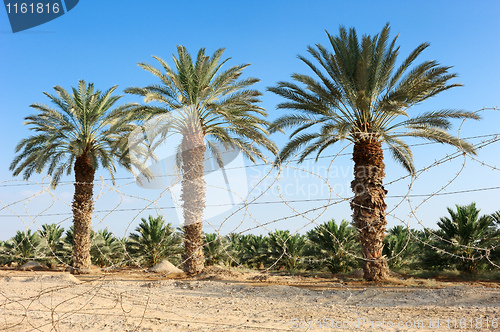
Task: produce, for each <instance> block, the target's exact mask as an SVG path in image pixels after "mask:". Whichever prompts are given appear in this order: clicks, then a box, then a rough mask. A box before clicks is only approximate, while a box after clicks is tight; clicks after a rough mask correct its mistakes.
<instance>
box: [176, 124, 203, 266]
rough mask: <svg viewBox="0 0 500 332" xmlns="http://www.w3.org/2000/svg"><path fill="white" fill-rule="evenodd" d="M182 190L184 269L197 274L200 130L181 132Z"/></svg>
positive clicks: (200, 214) (200, 217) (200, 239)
mask: <svg viewBox="0 0 500 332" xmlns="http://www.w3.org/2000/svg"><path fill="white" fill-rule="evenodd" d="M181 148H182V171H183V177H182V194H181V199H182V201H183V205H182V207H183V214H184V235H185V238H184V266H183V268H184V271H185V272H186V273H188V274H198V273H200V272H201V271H202V270H203V268H204V262H205V260H204V257H203V234H202V227H203V211H204V209H205V196H206V192H205V190H206V188H205V178H204V175H203V171H204V166H203V161H204V158H205V141H204V137H203V135H202V134H201V133H199V132H195V133H192V134H190V135H185V136H184V138H183V140H182V146H181Z"/></svg>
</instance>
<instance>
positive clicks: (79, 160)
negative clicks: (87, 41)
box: [10, 80, 132, 274]
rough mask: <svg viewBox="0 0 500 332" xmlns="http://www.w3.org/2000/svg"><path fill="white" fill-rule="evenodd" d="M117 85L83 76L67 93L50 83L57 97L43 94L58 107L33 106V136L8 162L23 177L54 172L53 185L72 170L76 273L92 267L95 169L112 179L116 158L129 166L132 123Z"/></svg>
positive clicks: (28, 122) (123, 164)
mask: <svg viewBox="0 0 500 332" xmlns="http://www.w3.org/2000/svg"><path fill="white" fill-rule="evenodd" d="M115 89H116V86H114V87H112V88H111V89H109V90H107V91H105V92H101V91H99V90H95V89H94V85H93V84H92V83H89V84H86V83H85V81H83V80H82V81H80V82H79V84H78V88H73V89H72V93H71V94H70V93H68V92H67V91H66V90H65V89H63V88H62V87H60V86H56V87H54V90H56V94H55V95H51V94H49V93H46V92H44V94H45V95H46V96H47V97H49V98H50V100H51V102H52V103H53V104H54V105H55V106H56V108H52V107H49V106H46V105H43V104H32V105H31V107H32V108H34V109H36V110H37V111H39V113H38V114H35V115H30V116H28V117H26V118H25V120H26V121H25V122H24V124H25V125H29V126H31V127H30V129H31V130H33V131H35V132H37V134H36V135H33V136H30V137H28V138H25V139H23V140H21V142H20V143H19V144H18V145H17V147H16V152H19V154H18V155H17V156H16V157H15V158H14V160H13V161H12V163H11V165H10V170H12V171H13V173H14V175H19V174H20V173H21V172H22V173H23V177H24V179H28V178H30V176H31V175H32V174H33V172H36V173H42V172H43V171H44V170H45V169H46V172H47V174H48V175H51V176H52V180H51V185H52V187H53V188H55V187H56V186H57V185H58V183H59V181H60V179H61V176H62V175H63V174H67V175H69V174H70V173H71V169H73V170H74V172H75V184H74V185H75V193H74V196H73V205H72V209H73V224H74V229H75V233H74V243H73V269H72V273H75V274H78V273H88V272H89V270H90V266H91V260H90V226H91V221H92V211H93V209H94V203H93V200H92V193H93V181H94V174H95V171H96V169H97V168H98V167H99V166H102V167H103V168H105V169H107V170H108V171H109V173H110V174H111V178H113V179H114V176H113V173H114V172H115V171H116V162H118V163H119V164H121V165H122V166H124V167H125V168H127V169H129V168H130V165H129V164H130V163H129V160H128V158H127V155H126V154H125V151H126V146H127V134H128V133H129V132H130V131H131V129H132V125H130V124H128V122H127V121H126V119H125V117H124V115H126V114H128V112H129V110H130V108H131V107H132V105H130V104H126V105H121V106H115V104H116V103H117V101H118V100H119V99H120V98H121V96H112V94H113V92H114V91H115Z"/></svg>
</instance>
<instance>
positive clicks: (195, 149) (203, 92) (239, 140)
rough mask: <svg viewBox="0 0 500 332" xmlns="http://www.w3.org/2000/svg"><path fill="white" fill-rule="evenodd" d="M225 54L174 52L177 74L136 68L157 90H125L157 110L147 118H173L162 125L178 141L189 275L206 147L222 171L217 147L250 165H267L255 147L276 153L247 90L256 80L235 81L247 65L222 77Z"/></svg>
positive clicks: (196, 259) (197, 258) (198, 264)
mask: <svg viewBox="0 0 500 332" xmlns="http://www.w3.org/2000/svg"><path fill="white" fill-rule="evenodd" d="M223 51H224V50H223V49H219V50H217V51H215V53H214V54H213V55H212V56H211V57H209V56H205V49H203V48H201V49H200V50H199V52H198V55H197V57H196V59H195V60H194V61H193V59H192V58H191V55H190V54H189V53H188V52H187V51H186V49H185V48H184V47H183V46H178V47H177V52H178V56H177V57H175V56H174V57H173V61H174V64H175V68H171V67H170V66H169V65H168V64H167V63H166V62H165V61H164V60H162V59H161V58H159V57H153V58H154V59H156V60H157V61H158V62H159V63H160V65H161V67H162V68H161V69H158V68H155V67H153V66H151V65H149V64H146V63H139V66H140V67H141V68H143V69H145V70H147V71H149V72H150V73H152V74H153V75H155V76H156V77H157V78H159V79H160V83H159V84H153V85H149V86H146V87H142V88H138V87H132V88H129V89H126V90H125V91H126V92H127V93H132V94H137V95H140V96H143V97H144V101H145V102H146V103H150V102H157V103H160V104H161V106H150V107H147V109H146V112H145V118H153V119H154V118H155V117H157V116H165V115H171V117H169V118H168V123H166V124H165V123H164V127H163V129H162V130H163V132H162V135H163V137H166V136H167V134H172V133H175V134H180V135H181V136H182V141H181V143H180V146H179V149H178V150H179V153H178V163H179V164H180V166H181V169H182V182H181V185H182V195H181V198H182V201H183V205H182V207H183V216H184V234H185V242H184V248H185V255H184V259H185V262H184V270H185V271H186V272H188V273H190V274H196V273H199V272H201V270H202V269H203V266H204V263H203V250H202V247H203V236H202V221H203V213H204V209H205V196H206V183H205V179H204V173H203V172H204V165H203V162H204V159H205V150H206V147H208V148H209V150H210V151H211V152H212V154H213V155H214V156H215V157H216V160H217V162H218V164H219V166H221V167H222V166H223V163H224V162H223V160H222V158H221V156H220V153H219V152H218V148H217V145H216V144H215V142H217V143H219V144H222V145H223V146H224V148H226V149H235V150H239V151H241V152H242V153H243V154H244V155H246V156H247V157H248V158H249V159H250V160H251V161H252V162H254V161H255V160H256V159H261V160H264V159H265V157H264V155H263V154H262V153H261V152H260V150H259V146H263V147H264V148H266V149H268V150H270V151H272V152H273V153H276V152H277V151H276V148H275V146H274V144H273V143H272V142H271V141H270V140H269V139H268V138H267V137H268V132H267V130H266V128H267V126H268V122H267V121H266V120H265V117H266V116H267V113H266V111H265V110H264V109H263V108H261V107H259V106H257V103H258V102H259V99H258V97H259V96H260V95H261V93H260V92H258V91H256V90H253V89H251V88H250V87H251V86H252V85H253V84H254V83H256V82H258V79H255V78H247V79H239V78H240V76H241V74H242V71H243V69H245V68H246V67H248V66H249V65H248V64H244V65H239V66H234V67H231V68H229V69H227V70H225V71H222V70H221V67H222V66H223V65H224V64H225V63H226V62H227V61H228V60H229V59H226V60H223V61H221V58H222V53H223Z"/></svg>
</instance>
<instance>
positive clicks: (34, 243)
mask: <svg viewBox="0 0 500 332" xmlns="http://www.w3.org/2000/svg"><path fill="white" fill-rule="evenodd" d="M40 245H41V243H40V237H39V236H38V233H37V232H33V233H32V232H31V229H28V230H26V231H24V232H21V231H17V232H16V235H15V236H14V237H13V238H12V239H11V240H9V241H7V242H5V248H6V251H7V254H8V255H9V256H10V261H15V262H18V263H19V264H24V263H26V262H27V261H29V260H30V259H33V258H36V253H37V252H39V250H40Z"/></svg>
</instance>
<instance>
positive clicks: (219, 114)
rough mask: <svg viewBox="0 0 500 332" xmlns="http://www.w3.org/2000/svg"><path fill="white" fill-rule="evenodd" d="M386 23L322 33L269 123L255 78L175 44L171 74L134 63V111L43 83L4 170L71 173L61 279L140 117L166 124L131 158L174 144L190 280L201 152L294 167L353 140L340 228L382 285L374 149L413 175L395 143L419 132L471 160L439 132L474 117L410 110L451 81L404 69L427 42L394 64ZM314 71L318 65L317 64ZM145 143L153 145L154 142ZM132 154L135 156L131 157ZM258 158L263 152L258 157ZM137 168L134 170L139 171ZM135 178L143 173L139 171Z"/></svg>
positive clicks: (80, 260) (198, 247)
mask: <svg viewBox="0 0 500 332" xmlns="http://www.w3.org/2000/svg"><path fill="white" fill-rule="evenodd" d="M389 32H390V29H389V25H386V26H385V27H384V28H383V29H382V31H381V32H380V33H379V34H377V35H375V36H369V35H364V36H362V37H358V35H357V33H356V30H355V29H354V28H351V29H349V30H346V29H345V28H343V27H341V28H340V30H339V34H338V36H333V35H330V34H328V38H329V42H330V44H331V45H330V46H331V50H329V49H327V48H325V47H323V46H322V45H319V44H317V45H316V46H315V47H309V48H308V52H309V54H310V55H311V56H312V57H313V60H310V59H307V58H306V57H303V56H299V59H300V60H302V61H303V62H304V63H305V64H306V65H307V66H308V67H309V69H310V70H311V71H312V73H313V76H308V75H302V74H293V75H292V80H293V82H284V81H282V82H278V83H277V85H276V86H274V87H270V88H268V91H270V92H273V93H275V94H277V95H279V96H282V97H283V98H284V99H285V100H286V101H285V102H283V103H281V104H279V105H278V107H277V108H278V109H279V110H286V111H285V112H284V113H283V114H284V115H282V116H280V117H278V118H277V119H276V120H275V121H274V122H268V121H267V120H266V118H267V111H266V110H265V109H263V108H262V107H260V106H258V103H259V102H260V100H259V97H260V96H261V93H260V92H259V91H257V90H255V89H253V88H252V86H253V85H254V84H255V83H257V82H258V79H256V78H244V79H242V78H240V77H241V75H242V72H243V70H244V69H245V68H247V67H248V66H249V65H248V64H245V65H239V66H234V67H231V68H229V69H226V70H222V66H223V65H224V64H225V63H226V62H227V61H228V60H229V59H225V60H222V53H223V50H222V49H219V50H217V51H215V53H214V54H213V55H212V56H206V55H205V50H204V49H200V51H199V52H198V54H197V56H196V59H193V58H191V56H190V54H189V53H188V52H187V50H186V49H185V48H184V47H182V46H178V48H177V52H178V54H177V56H174V57H173V62H174V65H175V66H174V68H172V67H170V66H169V65H168V64H167V63H166V62H165V61H164V60H163V59H161V58H159V57H154V58H155V59H156V60H157V61H158V63H159V64H160V68H156V67H154V66H152V65H150V64H146V63H139V66H140V67H142V68H143V69H145V70H146V71H148V72H150V73H152V74H153V75H154V76H155V79H156V80H157V81H156V82H155V83H153V84H151V85H148V86H146V87H131V88H127V89H125V93H129V94H133V95H137V96H141V97H143V104H134V103H132V104H125V105H119V106H116V103H117V102H118V100H119V99H120V97H119V96H113V95H112V93H113V92H114V91H115V90H116V86H115V87H113V88H111V89H109V90H107V91H106V92H101V91H98V90H94V87H93V85H92V84H86V83H85V82H83V81H81V82H80V83H79V85H78V87H77V88H73V91H72V93H68V92H67V91H66V90H65V89H63V88H62V87H59V86H57V87H55V90H56V95H51V94H48V93H46V95H47V96H48V97H49V98H50V100H51V101H52V103H53V104H54V105H55V107H56V108H51V107H49V106H46V105H42V104H33V105H31V106H32V107H33V108H35V109H36V110H38V112H39V113H38V114H36V115H32V116H28V117H27V118H26V122H25V124H27V125H29V126H31V127H30V129H32V130H34V131H36V132H37V134H36V135H34V136H31V137H29V138H27V139H24V140H22V141H21V142H20V143H19V144H18V146H17V148H16V152H18V155H17V156H16V157H15V159H14V161H13V162H12V164H11V170H13V172H14V175H19V174H21V173H23V177H24V178H25V179H28V178H29V177H30V176H31V175H32V173H33V172H36V173H43V172H46V173H47V174H49V175H51V176H52V185H53V186H54V187H55V186H57V184H58V182H59V180H60V179H61V176H62V175H63V174H67V175H69V174H70V173H71V171H72V170H73V171H74V173H75V193H74V199H73V206H72V209H73V222H74V239H73V249H72V262H73V273H86V272H88V271H89V270H90V265H91V254H90V250H91V218H92V212H93V208H94V204H93V200H92V197H93V180H94V176H95V171H96V170H97V168H98V167H103V168H105V169H107V170H108V171H109V173H110V174H111V176H113V173H114V172H115V171H116V165H117V164H120V165H122V166H124V167H125V168H126V169H128V170H132V167H131V165H132V160H131V159H132V158H131V155H130V148H131V147H130V146H129V144H128V137H129V136H130V134H131V133H133V132H134V130H136V129H137V128H141V126H144V125H145V124H146V123H148V121H154V120H155V119H158V118H161V117H162V116H165V115H169V117H168V119H169V121H168V122H167V123H164V124H163V126H162V128H161V130H158V132H157V137H148V139H147V140H146V141H147V144H146V145H145V146H134V147H133V148H134V149H135V151H139V152H140V153H139V154H140V155H141V156H142V157H144V160H146V159H147V158H150V157H151V158H153V157H154V156H153V155H152V154H151V151H152V152H153V154H154V146H155V145H157V144H158V142H161V141H162V140H165V139H166V140H167V142H168V137H169V135H171V134H172V133H176V134H179V135H181V136H182V141H181V143H180V146H179V148H178V154H177V161H178V168H179V169H180V172H181V174H182V182H181V183H182V195H181V199H182V203H183V204H182V207H183V218H184V220H183V222H184V226H183V234H184V235H183V241H184V245H183V248H184V253H183V255H184V256H183V262H184V263H183V266H184V270H185V271H186V272H188V273H190V274H196V273H199V272H200V271H202V269H203V266H204V262H205V259H204V255H203V250H202V248H203V234H202V227H203V213H204V209H205V196H206V184H205V179H204V176H203V174H204V165H203V161H204V158H205V153H206V152H207V150H208V151H209V152H210V153H211V154H212V156H213V158H214V159H215V160H217V162H218V163H219V166H223V165H222V164H223V158H221V153H220V150H219V148H218V145H217V144H220V146H223V147H224V148H225V149H234V150H238V151H241V152H242V153H243V154H244V155H245V156H247V157H248V159H249V160H250V161H252V162H255V161H257V160H263V161H265V162H270V163H271V162H272V163H274V164H275V165H276V166H277V167H279V166H280V164H281V163H283V162H285V161H287V160H293V159H295V157H298V162H302V161H303V160H305V158H307V157H309V156H311V155H314V154H315V155H316V159H317V158H318V157H319V156H320V155H321V153H323V152H324V151H325V150H327V149H328V148H329V147H330V146H332V145H334V144H335V143H337V142H343V141H348V142H350V143H352V144H353V161H354V180H353V181H352V183H351V188H352V190H353V193H354V197H353V199H352V200H351V209H352V211H353V220H352V224H353V225H354V227H355V228H356V232H357V233H356V236H357V238H358V239H359V241H360V243H361V255H362V257H363V270H364V278H365V279H367V280H382V279H384V278H385V277H386V275H387V271H388V266H387V261H386V259H385V258H384V256H383V247H384V237H385V228H386V224H387V221H386V217H385V209H386V204H385V195H386V193H387V191H386V190H385V188H384V186H383V180H384V176H385V164H384V161H383V157H384V156H383V150H382V144H383V143H384V144H387V145H388V147H389V148H390V151H391V153H392V156H393V157H394V158H395V160H396V161H398V162H399V163H401V164H402V165H403V167H405V168H406V169H407V170H408V172H410V174H413V173H414V172H415V166H414V163H413V157H412V152H411V150H410V148H409V146H408V145H407V144H406V143H405V142H404V141H403V139H404V138H405V137H420V138H425V139H428V140H431V141H434V142H440V143H446V144H451V145H453V146H455V147H457V148H458V149H460V150H462V151H464V152H466V153H471V154H474V153H475V149H474V147H473V146H472V145H470V144H469V143H467V142H466V141H463V140H461V139H459V138H457V137H454V136H452V135H450V134H449V133H448V129H450V127H451V122H450V119H467V118H470V119H478V116H477V115H476V114H475V113H473V112H467V111H462V110H449V109H446V110H436V111H428V112H424V113H420V114H411V113H409V110H410V109H411V107H412V106H414V105H417V104H420V103H421V102H423V101H425V100H427V99H429V98H431V97H433V96H435V95H437V94H439V93H440V92H443V91H446V90H448V89H450V88H454V87H457V86H460V84H458V83H451V80H452V79H454V78H455V77H456V74H453V73H450V72H449V69H450V68H451V67H447V66H441V65H440V64H439V63H437V62H436V61H424V62H422V63H420V64H415V63H414V62H415V60H416V58H417V57H419V56H420V54H421V53H422V52H423V51H424V50H425V49H426V48H427V47H428V46H429V45H428V44H427V43H423V44H421V45H419V46H418V47H417V48H416V49H415V50H413V51H412V52H411V53H410V55H409V56H408V57H407V58H405V59H403V61H402V62H400V64H399V66H396V63H397V58H398V54H399V47H397V46H396V41H397V37H396V38H394V39H392V40H390V39H389ZM318 65H319V66H318ZM285 129H292V130H293V132H292V133H291V134H290V140H289V142H288V143H287V144H286V145H285V146H284V147H283V148H282V149H281V150H279V149H278V148H277V147H276V145H275V144H274V143H273V142H272V141H271V140H270V139H269V135H270V134H271V133H275V132H284V130H285ZM155 139H156V141H155ZM141 151H142V152H141ZM268 155H272V157H271V159H274V161H272V160H268V157H267V156H268ZM139 168H140V167H139ZM140 171H141V172H142V175H144V176H145V177H149V178H151V174H150V172H149V171H148V170H147V169H145V168H142V169H141V168H140Z"/></svg>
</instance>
